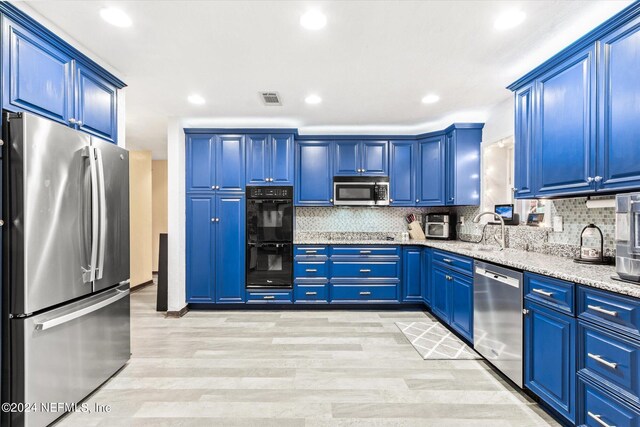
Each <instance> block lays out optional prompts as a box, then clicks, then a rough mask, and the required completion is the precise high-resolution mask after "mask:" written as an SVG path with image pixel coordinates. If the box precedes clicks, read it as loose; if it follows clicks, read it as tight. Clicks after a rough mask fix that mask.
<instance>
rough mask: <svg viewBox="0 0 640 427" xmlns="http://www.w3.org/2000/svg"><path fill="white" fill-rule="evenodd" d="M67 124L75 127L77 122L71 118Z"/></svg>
mask: <svg viewBox="0 0 640 427" xmlns="http://www.w3.org/2000/svg"><path fill="white" fill-rule="evenodd" d="M69 124H72V125H77V124H78V121H77V120H76V119H74V118H73V117H72V118H70V119H69Z"/></svg>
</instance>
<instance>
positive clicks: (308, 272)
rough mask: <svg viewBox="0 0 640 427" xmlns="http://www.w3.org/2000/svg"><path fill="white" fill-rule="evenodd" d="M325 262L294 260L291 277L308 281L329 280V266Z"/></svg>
mask: <svg viewBox="0 0 640 427" xmlns="http://www.w3.org/2000/svg"><path fill="white" fill-rule="evenodd" d="M328 264H329V263H328V262H327V261H315V260H314V261H307V260H304V261H299V260H297V259H296V261H295V263H294V264H293V277H295V278H308V279H324V280H327V279H328V278H329V266H328Z"/></svg>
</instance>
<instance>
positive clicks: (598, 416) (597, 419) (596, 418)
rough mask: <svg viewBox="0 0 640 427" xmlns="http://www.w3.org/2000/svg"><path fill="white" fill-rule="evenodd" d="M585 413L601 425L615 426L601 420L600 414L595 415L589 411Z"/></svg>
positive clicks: (604, 426)
mask: <svg viewBox="0 0 640 427" xmlns="http://www.w3.org/2000/svg"><path fill="white" fill-rule="evenodd" d="M587 415H589V417H591V418H592V419H593V420H594V421H595V422H597V423H598V424H600V425H601V426H602V427H615V426H612V425H610V424H607V423H605V422H604V421H602V415H596V414H594V413H593V412H591V411H587Z"/></svg>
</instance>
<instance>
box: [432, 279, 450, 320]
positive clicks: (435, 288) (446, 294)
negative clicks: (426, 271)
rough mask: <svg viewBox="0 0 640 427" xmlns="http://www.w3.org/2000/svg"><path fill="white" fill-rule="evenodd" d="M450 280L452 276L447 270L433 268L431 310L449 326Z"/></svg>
mask: <svg viewBox="0 0 640 427" xmlns="http://www.w3.org/2000/svg"><path fill="white" fill-rule="evenodd" d="M450 278H451V276H450V275H449V272H448V271H447V270H446V269H444V268H441V267H439V266H433V268H432V270H431V287H432V295H431V310H432V311H433V312H434V313H435V314H436V315H437V316H438V317H440V319H442V320H443V321H444V322H445V323H447V324H449V323H450V321H451V306H450V300H451V299H450V285H449V282H450Z"/></svg>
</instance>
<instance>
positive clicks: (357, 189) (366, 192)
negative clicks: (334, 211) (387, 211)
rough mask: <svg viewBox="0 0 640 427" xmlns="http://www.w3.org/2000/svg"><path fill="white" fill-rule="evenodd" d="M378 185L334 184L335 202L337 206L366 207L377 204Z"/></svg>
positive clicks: (363, 183) (371, 183) (368, 183)
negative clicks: (376, 192) (376, 190)
mask: <svg viewBox="0 0 640 427" xmlns="http://www.w3.org/2000/svg"><path fill="white" fill-rule="evenodd" d="M375 187H376V184H375V183H373V182H358V183H344V182H335V183H334V184H333V200H334V204H335V205H364V206H373V205H375V204H376V196H375Z"/></svg>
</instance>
